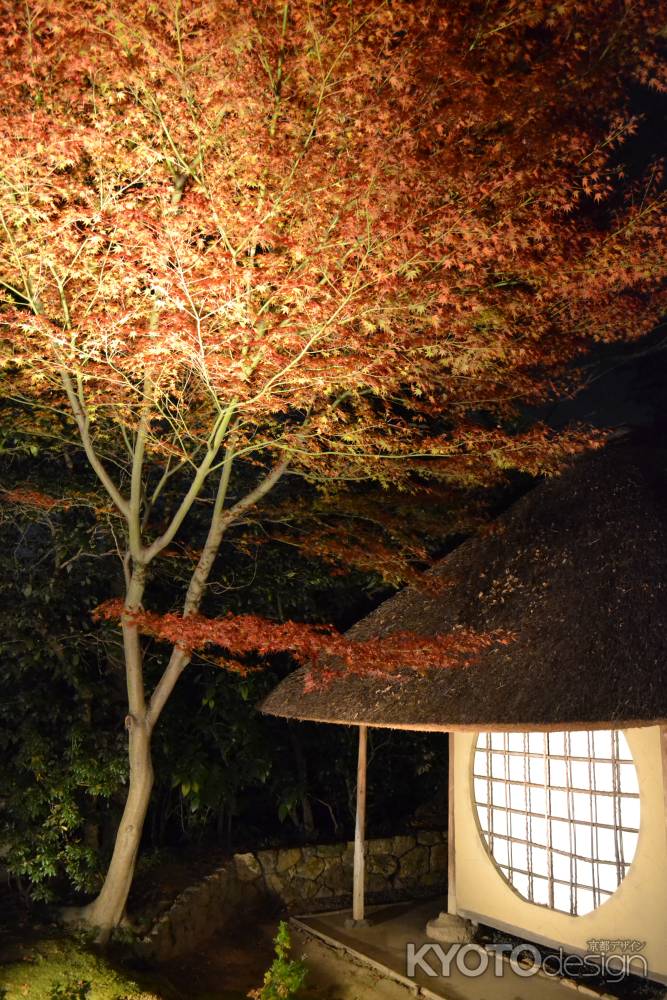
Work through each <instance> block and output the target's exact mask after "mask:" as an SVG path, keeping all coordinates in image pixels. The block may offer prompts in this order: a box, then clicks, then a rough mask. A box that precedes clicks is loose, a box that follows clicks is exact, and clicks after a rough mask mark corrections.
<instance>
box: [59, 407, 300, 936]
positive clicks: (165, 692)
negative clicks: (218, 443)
mask: <svg viewBox="0 0 667 1000" xmlns="http://www.w3.org/2000/svg"><path fill="white" fill-rule="evenodd" d="M77 423H79V421H78V420H77ZM146 424H147V421H146ZM227 426H228V423H227V425H226V427H227ZM79 429H80V430H81V432H82V437H84V439H87V440H86V444H87V445H88V450H92V445H91V444H90V440H89V436H88V430H87V425H86V424H85V421H83V422H81V423H79ZM144 445H145V427H143V429H142V426H140V428H139V431H138V433H137V439H136V441H135V453H134V462H133V470H132V488H131V495H130V499H129V502H128V501H126V500H125V499H124V498H120V499H121V502H122V508H121V511H122V513H123V514H124V515H125V517H126V520H127V524H128V543H129V552H128V561H129V563H130V564H131V566H132V570H131V573H130V576H129V580H128V585H127V592H126V598H125V605H124V609H125V613H124V615H123V618H122V623H121V624H122V630H123V649H124V656H125V670H126V678H127V694H128V707H129V712H128V715H127V717H126V720H125V723H126V727H127V730H128V741H129V745H128V752H129V765H130V768H129V785H128V796H127V801H126V804H125V809H124V811H123V815H122V818H121V821H120V825H119V828H118V833H117V836H116V840H115V844H114V850H113V854H112V857H111V862H110V864H109V868H108V870H107V874H106V877H105V879H104V883H103V885H102V889H101V890H100V893H99V895H98V896H97V898H96V899H95V900H93V902H92V903H90V904H89V905H88V906H86V907H83V908H82V909H81V910H78V911H76V914H75V915H73V916H75V919H77V920H79V921H80V922H83V923H85V924H87V925H88V926H91V927H94V928H96V929H97V931H98V941H100V943H105V942H106V941H107V940H108V939H109V937H110V936H111V934H112V932H113V930H114V928H116V927H118V926H119V925H120V924H121V923H122V922H123V919H124V916H125V907H126V904H127V898H128V895H129V892H130V888H131V886H132V880H133V877H134V871H135V866H136V861H137V856H138V853H139V847H140V844H141V836H142V832H143V828H144V823H145V820H146V815H147V812H148V807H149V804H150V798H151V791H152V788H153V781H154V773H153V764H152V757H151V737H152V734H153V730H154V728H155V725H156V723H157V721H158V719H159V717H160V715H161V713H162V710H163V709H164V706H165V705H166V703H167V701H168V699H169V697H170V695H171V693H172V691H173V689H174V687H175V685H176V683H177V681H178V679H179V677H180V676H181V674H182V673H183V671H184V670H185V668H186V667H187V666H188V664H189V662H190V659H191V653H190V651H189V650H188V649H186V648H185V647H183V646H181V645H179V644H176V645H175V646H174V648H173V649H172V652H171V655H170V657H169V661H168V663H167V665H166V667H165V670H164V672H163V674H162V677H161V678H160V680H159V682H158V683H157V685H156V687H155V690H154V691H153V694H152V696H151V697H150V699H149V700H148V702H147V701H146V693H145V686H144V678H143V661H142V645H141V637H140V634H139V631H138V628H137V626H136V624H135V622H134V619H133V617H132V613H133V612H136V611H138V610H140V609H141V607H142V602H143V595H144V590H145V586H146V570H147V567H148V565H149V564H150V562H151V561H152V559H154V558H155V557H156V556H157V555H159V553H160V552H161V551H162V549H163V548H165V547H166V545H167V544H168V543H169V541H171V539H172V538H173V537H174V535H175V534H176V531H177V530H178V527H180V525H181V524H182V522H183V520H184V518H185V516H186V515H187V513H188V511H189V509H190V507H191V505H192V503H193V502H194V500H195V499H196V498H197V497H198V496H199V494H200V492H201V489H202V487H203V484H204V482H205V480H206V478H207V475H208V472H209V469H210V466H211V465H212V463H213V459H212V457H210V456H207V458H206V459H205V460H204V463H202V466H201V467H200V470H199V471H198V473H197V475H195V477H194V482H193V486H191V488H190V490H189V491H188V493H187V495H186V498H185V500H184V503H183V504H182V505H181V507H180V508H179V510H178V511H177V512H176V514H175V515H174V518H173V520H172V522H171V523H170V525H169V526H168V527H167V529H166V530H165V532H164V533H163V534H162V535H161V536H160V538H158V539H157V540H156V541H155V542H153V543H152V545H151V546H150V547H148V548H145V547H144V546H143V543H142V537H141V536H142V520H143V519H142V517H141V496H142V492H141V465H142V463H143V452H144ZM233 458H234V455H233V446H232V445H231V444H228V446H227V451H226V454H225V458H224V461H223V463H222V470H221V474H220V479H219V483H218V489H217V494H216V499H215V503H214V507H213V512H212V515H211V521H210V525H209V531H208V535H207V538H206V542H205V544H204V547H203V549H202V552H201V553H200V556H199V560H198V562H197V565H196V567H195V569H194V572H193V574H192V577H191V579H190V583H189V586H188V590H187V594H186V596H185V601H184V605H183V615H184V617H187V616H188V615H193V614H196V613H197V612H198V611H199V608H200V606H201V601H202V598H203V596H204V593H205V589H206V585H207V582H208V579H209V576H210V573H211V570H212V568H213V565H214V563H215V559H216V556H217V554H218V551H219V549H220V545H221V544H222V540H223V537H224V534H225V531H226V530H227V528H228V527H229V526H230V525H231V524H233V523H234V522H236V521H238V520H239V518H241V517H242V516H243V515H244V514H245V513H246V511H247V510H249V509H250V508H251V507H252V506H254V504H256V503H257V502H258V501H259V500H261V498H262V497H263V496H265V494H266V493H268V492H269V491H270V490H271V489H272V488H273V486H274V485H275V484H276V483H277V482H278V480H279V479H280V478H281V476H282V475H283V473H284V472H285V470H286V468H287V465H288V459H285V460H283V461H281V462H279V463H278V464H277V465H276V466H275V467H274V468H273V469H272V470H270V472H268V473H267V475H266V476H265V477H264V478H263V479H262V480H261V481H260V483H259V484H258V485H257V486H256V487H255V489H253V490H251V491H250V493H248V495H247V496H245V497H244V498H242V499H241V500H239V501H237V502H236V503H235V504H233V505H232V506H231V507H230V508H228V509H225V500H226V496H227V490H228V486H229V480H230V475H231V468H232V462H233ZM202 470H203V472H202ZM100 478H101V477H100ZM105 485H106V484H105ZM109 485H112V484H111V483H109ZM112 488H113V487H112ZM117 495H118V496H119V497H120V495H119V494H117Z"/></svg>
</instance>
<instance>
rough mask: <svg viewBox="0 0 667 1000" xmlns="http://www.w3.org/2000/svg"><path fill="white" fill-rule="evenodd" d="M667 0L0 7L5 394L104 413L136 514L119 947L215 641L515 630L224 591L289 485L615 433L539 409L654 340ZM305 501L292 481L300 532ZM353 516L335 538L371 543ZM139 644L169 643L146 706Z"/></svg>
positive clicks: (411, 649) (472, 480) (371, 660)
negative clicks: (640, 147)
mask: <svg viewBox="0 0 667 1000" xmlns="http://www.w3.org/2000/svg"><path fill="white" fill-rule="evenodd" d="M657 6H658V5H655V4H654V3H653V2H652V0H637V2H635V3H633V4H632V5H630V4H626V3H622V2H620V0H618V2H617V0H613V2H612V0H607V2H603V3H602V4H600V3H599V2H596V3H592V2H589V0H579V2H575V0H563V2H560V3H557V4H556V3H550V2H547V0H541V2H539V3H536V2H534V0H510V2H500V0H491V2H488V3H486V4H485V5H484V6H483V8H482V6H481V5H479V4H477V3H475V2H472V0H462V2H460V3H457V4H456V5H455V6H454V7H452V5H444V4H439V3H435V2H426V0H417V2H409V3H408V2H401V0H396V2H389V0H380V2H367V0H360V2H355V3H354V4H352V3H347V4H346V3H328V2H320V3H308V2H293V3H290V2H279V3H275V2H261V3H253V4H245V5H239V4H238V3H236V2H232V0H216V2H212V0H211V2H199V3H196V2H194V0H169V2H168V3H165V4H161V5H157V4H154V3H151V2H148V0H82V2H81V3H79V4H76V5H72V4H69V3H67V2H66V0H47V2H45V3H42V4H41V5H32V4H31V3H29V2H28V3H27V4H18V3H14V2H11V0H2V3H0V10H2V15H3V25H4V33H3V37H2V39H1V40H0V64H1V66H2V73H3V80H4V87H5V89H4V92H3V95H2V98H1V100H0V108H1V111H0V288H1V289H2V291H3V296H4V306H3V316H2V321H3V328H2V342H3V352H2V358H3V371H4V380H5V386H6V395H7V396H8V397H11V398H12V399H13V400H15V401H17V403H18V405H19V406H20V407H22V410H21V413H22V416H21V427H22V432H24V433H25V434H27V435H35V436H39V437H40V439H42V440H44V439H46V440H51V441H52V442H53V447H57V446H58V444H59V442H61V441H62V439H63V437H65V438H67V436H68V434H70V430H69V429H71V430H72V431H73V432H74V434H75V435H76V436H77V440H78V442H79V445H80V447H81V448H82V449H83V452H84V454H85V457H86V459H87V461H88V462H89V464H90V466H91V468H92V469H93V471H94V472H95V473H96V475H97V477H98V480H99V482H100V484H101V487H102V488H103V490H104V491H105V494H106V496H105V499H104V501H100V509H103V508H105V505H106V509H105V516H108V512H109V510H110V511H112V513H114V516H116V517H117V518H118V519H119V521H120V530H119V532H118V545H119V551H120V554H121V555H122V558H123V565H124V570H125V595H124V598H123V601H122V602H121V605H120V606H116V605H105V606H104V607H103V608H102V609H101V610H100V614H107V615H114V614H115V615H117V616H118V617H119V618H120V621H121V627H122V634H123V643H124V651H125V661H126V671H127V688H128V714H127V719H126V725H127V728H128V731H129V744H128V745H129V759H130V782H129V792H128V799H127V805H126V808H125V813H124V815H123V818H122V821H121V824H120V828H119V832H118V837H117V840H116V846H115V850H114V853H113V857H112V859H111V864H110V867H109V871H108V874H107V877H106V880H105V882H104V885H103V887H102V889H101V892H100V894H99V896H98V897H97V899H96V900H95V901H94V902H93V903H91V904H90V905H89V906H88V907H87V908H86V910H85V913H84V916H85V919H87V920H88V921H89V922H90V923H91V924H93V925H95V926H97V927H99V928H100V929H101V933H102V935H106V934H108V933H109V932H110V930H111V929H112V928H113V927H115V926H116V925H117V924H118V923H119V922H120V921H121V919H122V917H123V913H124V908H125V903H126V898H127V893H128V890H129V886H130V884H131V880H132V873H133V869H134V864H135V861H136V856H137V851H138V848H139V842H140V837H141V829H142V825H143V820H144V816H145V813H146V808H147V805H148V801H149V797H150V793H151V787H152V780H153V775H152V764H151V754H150V741H151V734H152V731H153V729H154V727H155V724H156V722H157V720H158V718H159V716H160V713H161V712H162V710H163V708H164V706H165V704H166V702H167V700H168V698H169V695H170V693H171V691H172V690H173V688H174V685H175V684H176V682H177V680H178V678H179V676H180V675H181V674H182V672H183V670H184V669H185V667H186V666H187V664H188V662H189V661H190V658H191V655H192V650H193V649H195V648H197V647H198V646H199V645H201V644H207V643H209V644H210V643H213V644H215V645H220V646H222V648H223V649H224V650H225V654H224V656H223V657H221V659H220V663H221V665H222V666H227V667H231V668H232V669H234V668H236V669H238V668H239V660H240V661H241V664H243V662H244V657H246V656H247V654H248V653H250V652H259V653H262V652H266V651H270V650H276V649H287V650H291V651H294V652H295V653H299V655H301V656H303V657H304V658H306V659H307V660H308V661H313V660H318V659H321V657H322V654H323V653H326V652H327V651H328V652H335V653H336V654H337V655H343V656H344V658H346V659H347V661H348V663H349V665H350V667H351V668H359V667H358V665H359V663H360V662H362V663H363V662H366V665H367V667H368V666H372V667H374V668H375V669H379V668H380V667H383V668H386V669H390V668H391V667H392V665H394V666H395V665H396V664H399V663H401V662H404V661H405V659H406V657H407V656H413V657H414V658H415V662H417V663H418V665H420V666H421V667H422V668H423V667H425V666H431V665H452V664H456V663H463V662H467V660H468V659H469V658H470V656H472V655H474V651H475V649H476V648H479V645H480V644H484V643H486V642H489V641H499V640H502V638H503V637H500V636H496V637H489V636H467V635H466V636H464V635H461V634H459V633H454V634H451V635H447V636H442V637H439V638H438V639H437V640H432V641H429V642H428V643H427V642H424V640H420V639H418V638H416V637H413V638H412V639H411V638H410V637H402V638H401V641H400V643H399V642H394V643H392V644H387V643H384V644H382V645H381V646H380V645H378V646H377V647H375V648H374V649H370V650H369V649H368V648H364V649H360V650H356V651H355V650H354V648H352V647H353V644H351V643H350V642H349V641H348V640H345V639H343V638H341V637H340V636H337V635H335V634H334V633H332V632H331V631H329V630H327V629H325V628H320V629H315V628H312V627H310V628H305V627H299V626H296V625H293V624H286V623H282V624H275V623H271V622H268V621H266V620H261V619H257V618H256V617H253V616H247V617H238V618H232V619H222V620H221V621H218V620H211V619H207V618H205V617H204V615H203V614H202V612H201V605H202V600H203V597H204V595H205V591H206V586H207V581H208V579H209V576H210V573H211V570H212V567H213V564H214V561H215V559H216V556H217V554H218V552H219V549H220V545H221V542H222V539H223V537H224V536H225V534H226V532H228V531H229V529H230V528H232V527H233V526H235V525H242V524H243V523H244V521H245V520H246V519H247V518H248V517H249V516H250V512H251V511H252V510H254V508H255V506H256V505H257V504H260V503H261V502H262V501H263V500H264V498H265V497H267V495H268V494H270V493H271V492H272V491H274V489H275V488H276V487H278V486H279V484H280V483H281V481H283V480H284V479H285V477H286V476H289V477H292V478H294V477H301V479H302V480H303V481H304V482H306V483H308V484H309V485H310V486H311V487H313V488H314V489H315V491H316V492H317V493H318V495H319V497H320V502H321V503H322V504H323V505H325V506H326V505H328V506H329V509H334V510H335V509H336V508H337V507H338V508H339V509H340V507H341V506H344V505H345V503H346V502H347V503H349V502H350V501H349V500H348V501H346V500H345V495H346V491H347V494H348V495H349V494H350V490H352V491H354V489H355V487H359V488H360V489H362V488H363V486H364V484H376V485H377V486H378V487H380V488H381V489H386V488H391V489H394V490H400V491H404V492H410V491H420V490H421V491H425V492H426V493H427V494H428V492H429V490H431V491H437V490H438V489H439V488H440V487H441V486H442V487H443V488H444V489H448V488H450V486H451V484H473V485H482V486H485V485H493V484H494V483H496V482H498V481H499V480H500V479H501V478H502V476H503V475H504V473H505V470H507V469H510V468H517V469H522V470H525V471H529V472H533V473H536V472H542V471H551V470H553V469H554V468H556V467H557V466H558V464H559V463H560V462H561V461H562V460H563V458H564V457H565V456H567V455H569V454H571V453H572V452H574V451H576V450H577V449H579V448H582V447H585V446H586V445H587V444H589V443H590V435H587V434H586V433H585V432H584V431H580V430H573V431H567V432H561V433H560V434H558V435H556V434H554V433H552V432H551V431H549V429H548V428H546V427H545V426H543V425H540V424H533V425H532V426H530V427H529V428H528V429H519V428H518V425H517V420H518V417H519V416H520V414H521V408H522V407H523V406H525V405H526V404H537V403H540V402H542V401H544V400H545V399H547V398H550V396H552V394H553V391H554V386H555V385H558V386H560V387H561V388H562V387H572V386H573V385H574V384H575V381H574V375H573V374H572V368H571V364H572V361H573V359H575V358H576V357H577V356H578V355H579V354H580V353H581V352H582V351H584V350H585V349H586V347H587V346H588V345H590V344H591V343H592V342H594V341H611V340H614V339H624V340H625V339H632V338H637V337H639V336H641V335H642V334H643V333H645V332H646V331H647V330H648V329H650V328H651V326H652V325H653V324H654V323H655V322H656V320H657V319H658V318H659V317H660V315H661V312H662V311H663V310H664V303H665V293H664V289H663V288H662V285H661V282H662V280H663V278H664V263H663V258H664V237H663V232H664V228H663V227H664V222H665V199H664V194H663V193H662V189H661V181H662V163H661V161H660V159H659V157H657V156H655V157H651V156H640V157H637V156H635V157H634V159H633V160H632V163H631V164H630V165H628V164H627V163H626V162H625V160H624V157H623V150H624V148H629V147H630V146H631V143H632V138H633V135H634V134H635V133H636V132H637V129H639V128H641V121H640V120H639V118H638V116H637V115H636V114H635V113H634V112H633V109H632V105H631V99H630V96H629V94H630V92H631V89H632V88H633V87H635V88H636V87H640V88H641V87H645V88H652V89H653V90H654V91H655V92H657V93H662V92H664V90H665V88H666V77H665V71H664V68H663V66H662V64H661V63H660V61H659V47H660V45H661V44H662V41H663V38H662V35H661V31H662V25H661V23H660V12H659V11H658V9H657ZM624 144H625V146H624ZM63 414H65V415H66V419H64V418H63ZM68 428H69V429H68ZM239 470H243V474H242V475H240V474H239ZM290 481H291V480H290ZM244 484H245V485H244ZM6 499H7V500H8V501H11V502H16V501H17V500H23V501H26V500H29V501H30V502H32V503H37V504H39V503H42V505H43V504H44V503H47V504H48V503H52V502H53V503H55V502H59V501H58V500H57V499H54V498H52V499H51V500H48V499H47V500H44V499H42V500H41V501H40V499H39V497H35V496H34V495H33V496H30V495H29V493H28V494H26V493H23V494H21V493H20V491H19V494H18V495H17V494H16V493H14V495H13V496H8V497H7V498H6ZM203 502H206V503H209V504H210V517H209V522H208V523H209V528H208V535H207V537H206V540H205V542H204V544H203V546H202V548H201V550H200V551H199V552H198V553H197V554H196V556H195V559H194V565H193V570H192V575H191V577H190V580H189V583H188V585H187V587H186V593H185V596H184V598H183V600H182V603H181V604H180V607H179V610H178V612H174V613H173V614H172V615H169V616H164V615H155V614H153V613H151V612H149V611H146V610H145V608H144V603H145V601H146V599H147V597H146V592H147V586H148V584H149V582H150V568H151V565H152V564H153V563H154V562H155V560H157V559H159V558H163V557H165V555H167V554H168V553H169V551H170V547H171V546H172V545H173V544H176V543H177V542H178V541H179V539H180V540H182V539H183V536H184V534H185V532H186V531H187V528H186V521H187V517H188V514H189V513H190V512H191V510H192V508H193V505H195V504H200V503H203ZM365 502H366V511H367V510H368V499H366V501H365ZM298 508H299V505H298V503H295V502H294V499H293V496H288V499H287V501H286V502H284V503H283V508H282V509H281V511H280V518H279V520H280V522H281V523H283V524H284V523H287V524H289V523H290V521H291V520H293V519H294V518H295V517H297V516H298V514H299V509H298ZM350 509H351V512H352V513H353V514H354V513H355V506H354V502H352V504H351V508H350ZM362 513H363V501H362ZM351 535H352V532H350V530H349V529H347V528H346V529H345V530H344V531H343V532H342V535H341V532H340V530H339V531H338V532H335V531H332V532H331V533H330V534H328V533H325V537H323V538H321V537H320V538H318V537H311V538H310V539H307V540H306V541H307V542H310V546H311V550H312V551H315V552H318V553H326V552H327V551H330V552H331V551H332V552H333V553H334V556H336V557H337V558H339V559H344V558H345V553H346V551H347V552H348V553H350V555H351V554H352V552H353V550H354V544H353V539H352V537H351ZM341 538H342V539H343V541H342V542H341ZM341 547H342V549H343V552H342V555H341ZM365 558H366V559H367V560H368V559H372V558H376V560H377V561H379V562H380V563H382V560H383V559H386V558H387V554H386V552H384V551H382V550H381V549H380V548H378V550H377V552H373V551H372V550H371V551H370V552H369V551H368V550H367V551H366V552H365ZM143 631H149V632H151V634H153V635H156V636H158V637H160V638H162V639H163V640H165V641H167V640H168V641H169V642H170V643H171V653H170V655H169V657H168V659H167V663H166V666H165V669H164V673H163V675H162V677H161V679H160V680H159V681H158V683H157V685H156V687H155V688H154V690H153V691H152V692H151V693H150V694H149V693H148V692H147V691H146V689H145V683H144V677H143V670H142V639H141V634H142V632H143Z"/></svg>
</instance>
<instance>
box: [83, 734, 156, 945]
mask: <svg viewBox="0 0 667 1000" xmlns="http://www.w3.org/2000/svg"><path fill="white" fill-rule="evenodd" d="M128 725H129V730H130V737H129V740H130V746H129V757H130V786H129V791H128V796H127V802H126V803H125V809H124V810H123V815H122V818H121V821H120V826H119V827H118V833H117V835H116V843H115V845H114V850H113V855H112V857H111V863H110V865H109V869H108V871H107V874H106V878H105V879H104V885H103V886H102V889H101V891H100V894H99V896H98V897H97V899H95V900H94V901H93V902H92V903H90V904H89V905H88V906H86V907H84V909H83V910H82V911H81V912H80V918H81V919H82V920H83V921H84V922H85V923H86V924H89V925H90V926H92V927H96V928H98V930H99V938H98V940H99V941H100V942H101V943H105V942H106V941H108V939H109V937H110V935H111V932H112V931H113V929H114V928H115V927H117V926H118V925H119V924H120V922H121V920H122V919H123V916H124V914H125V904H126V902H127V897H128V894H129V892H130V886H131V885H132V878H133V876H134V868H135V864H136V860H137V854H138V852H139V844H140V842H141V833H142V830H143V827H144V821H145V819H146V813H147V811H148V803H149V801H150V797H151V790H152V788H153V763H152V760H151V731H150V728H149V727H148V725H147V724H146V720H145V719H144V720H139V721H137V720H134V719H132V718H131V716H128Z"/></svg>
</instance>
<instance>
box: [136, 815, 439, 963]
mask: <svg viewBox="0 0 667 1000" xmlns="http://www.w3.org/2000/svg"><path fill="white" fill-rule="evenodd" d="M353 857H354V844H353V843H352V842H348V843H338V844H315V845H309V846H306V847H303V848H301V847H287V848H269V849H266V850H261V851H256V852H253V851H247V852H245V853H242V854H235V855H234V856H233V857H232V858H231V859H230V860H229V861H227V862H225V864H224V865H222V866H221V867H220V868H217V869H216V870H215V871H213V872H211V873H210V874H209V875H207V876H205V877H204V878H203V879H201V880H200V881H199V882H197V883H195V884H194V885H191V886H189V887H188V888H187V889H185V890H184V891H183V892H182V893H181V894H180V895H179V896H178V897H177V899H176V900H174V902H173V903H172V905H171V906H170V907H169V908H168V909H167V910H166V912H162V913H161V914H160V916H159V917H158V918H157V919H156V922H155V923H154V924H153V926H152V927H151V929H150V930H149V932H148V933H147V934H146V935H145V936H144V937H143V938H142V939H141V940H140V941H138V943H137V949H136V950H137V951H138V952H139V953H140V954H141V955H142V956H144V957H146V958H148V959H152V960H154V961H166V960H169V959H172V958H176V957H178V956H180V955H184V954H187V953H188V952H191V951H193V950H196V949H197V948H198V947H200V946H201V945H202V944H204V943H205V942H206V941H207V940H208V939H209V938H210V937H212V936H213V935H214V934H216V933H218V932H219V931H221V930H224V928H225V927H226V926H227V925H228V924H229V923H232V922H234V923H238V921H239V920H240V919H251V918H252V916H253V915H255V914H256V913H257V912H258V911H259V910H260V909H261V908H262V907H266V906H269V905H274V906H275V905H278V906H280V907H282V908H286V909H287V910H289V911H290V912H298V911H299V910H302V911H303V910H307V911H310V912H315V911H318V910H326V909H334V908H336V907H343V906H346V905H349V902H350V899H351V894H352V869H353ZM446 880H447V834H446V833H443V832H441V831H438V830H418V831H415V833H414V834H401V835H399V836H396V837H381V838H377V839H376V840H370V841H367V843H366V894H367V899H368V901H369V902H371V903H374V902H378V903H385V902H392V901H396V900H400V899H409V898H411V897H412V898H417V897H421V896H429V895H435V894H437V893H438V891H440V892H444V890H445V885H446Z"/></svg>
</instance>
